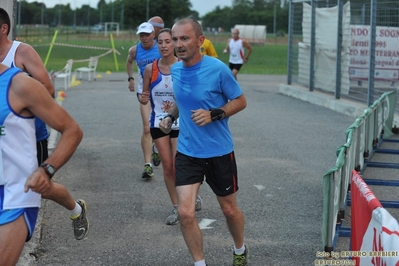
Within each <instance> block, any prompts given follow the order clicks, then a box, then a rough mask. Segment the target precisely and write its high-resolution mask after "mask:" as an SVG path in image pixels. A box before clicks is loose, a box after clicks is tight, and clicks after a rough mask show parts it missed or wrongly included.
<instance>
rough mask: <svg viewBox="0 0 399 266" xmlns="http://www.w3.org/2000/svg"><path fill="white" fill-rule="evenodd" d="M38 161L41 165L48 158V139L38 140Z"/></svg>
mask: <svg viewBox="0 0 399 266" xmlns="http://www.w3.org/2000/svg"><path fill="white" fill-rule="evenodd" d="M36 150H37V163H38V165H41V164H42V163H43V162H44V161H45V160H47V158H48V147H47V139H45V140H42V141H38V142H36Z"/></svg>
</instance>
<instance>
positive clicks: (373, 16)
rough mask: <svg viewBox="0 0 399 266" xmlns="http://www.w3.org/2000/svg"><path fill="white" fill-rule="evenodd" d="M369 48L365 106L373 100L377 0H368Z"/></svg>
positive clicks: (369, 104)
mask: <svg viewBox="0 0 399 266" xmlns="http://www.w3.org/2000/svg"><path fill="white" fill-rule="evenodd" d="M370 1H371V2H370V50H369V62H370V63H369V65H370V68H369V83H368V94H367V106H371V105H372V104H373V102H374V74H375V40H376V26H377V23H376V17H377V0H370Z"/></svg>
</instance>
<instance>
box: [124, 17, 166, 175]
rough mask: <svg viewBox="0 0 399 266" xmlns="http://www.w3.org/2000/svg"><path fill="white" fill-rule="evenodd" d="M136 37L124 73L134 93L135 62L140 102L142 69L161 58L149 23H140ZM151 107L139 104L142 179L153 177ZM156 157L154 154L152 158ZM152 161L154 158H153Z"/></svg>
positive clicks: (155, 162) (152, 28) (139, 99)
mask: <svg viewBox="0 0 399 266" xmlns="http://www.w3.org/2000/svg"><path fill="white" fill-rule="evenodd" d="M137 35H139V38H140V42H139V43H138V44H137V45H134V46H132V47H130V49H129V53H128V57H127V60H126V71H127V75H128V79H127V81H128V82H129V90H130V91H131V92H133V91H135V84H134V77H133V62H134V61H136V65H137V72H138V73H137V79H138V88H137V99H138V101H139V102H140V101H141V93H142V91H143V77H144V69H145V67H146V66H147V65H148V64H151V63H152V62H154V61H155V60H156V59H159V58H161V54H160V53H159V51H158V47H157V45H156V42H155V32H154V27H153V26H152V24H151V23H148V22H144V23H141V24H140V26H139V28H138V30H137ZM150 112H151V106H150V105H142V104H140V114H141V120H142V124H143V133H142V135H141V148H142V150H143V155H144V171H143V173H142V174H141V177H142V178H152V177H154V171H153V168H152V163H151V157H152V156H151V153H152V149H153V143H152V138H151V134H150V126H149V123H148V119H149V117H150ZM154 156H157V153H155V152H154V154H153V157H154ZM153 160H154V158H153ZM159 163H160V161H159V160H158V161H157V160H154V164H155V165H159Z"/></svg>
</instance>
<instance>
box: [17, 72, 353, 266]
mask: <svg viewBox="0 0 399 266" xmlns="http://www.w3.org/2000/svg"><path fill="white" fill-rule="evenodd" d="M101 75H102V78H99V79H97V80H96V81H92V82H87V81H82V84H80V85H78V86H76V87H72V88H69V89H68V90H67V91H66V96H67V97H66V99H65V100H64V102H63V103H62V106H63V107H64V108H65V109H66V110H67V111H68V112H69V113H70V114H71V115H72V116H73V117H74V118H75V119H76V120H77V122H78V123H79V124H80V126H81V127H82V129H83V131H84V138H83V140H82V142H81V144H80V146H79V147H78V149H77V151H76V153H75V154H74V156H73V157H72V158H71V159H70V161H69V162H68V163H67V164H66V165H65V166H64V167H63V168H62V169H60V170H59V171H58V172H57V173H56V175H55V177H54V178H55V180H56V181H57V182H60V183H61V184H63V185H65V186H66V187H67V188H68V189H69V191H70V192H71V194H72V195H73V197H74V198H76V199H80V198H82V199H84V200H86V202H87V204H88V209H89V210H88V217H89V220H90V232H89V235H88V237H87V238H86V239H85V240H82V241H77V240H75V239H74V237H73V231H72V226H71V221H70V219H69V212H68V211H67V210H66V209H64V208H63V207H61V206H59V205H57V204H55V203H54V202H52V201H47V200H43V201H42V205H43V206H42V209H41V211H40V219H39V221H38V226H37V228H36V231H35V233H34V234H35V237H34V239H32V241H31V242H29V243H27V245H26V247H25V249H24V253H23V256H22V258H21V260H20V262H19V264H18V265H29V266H31V265H52V266H57V265H89V266H90V265H133V266H135V265H138V266H144V265H149V266H154V265H176V266H189V265H193V261H192V259H191V256H190V254H189V252H188V249H187V247H186V245H185V243H184V240H183V237H182V235H181V231H180V227H179V226H178V225H177V226H167V225H165V224H164V219H165V217H166V216H167V215H168V214H169V212H170V211H171V203H170V200H169V198H168V195H167V191H166V188H165V185H164V182H163V177H162V168H161V166H158V167H155V177H154V179H153V180H151V181H144V180H142V178H141V172H142V170H143V164H144V163H143V156H142V151H141V146H140V136H141V131H142V127H141V118H140V113H139V103H138V101H137V99H136V96H135V93H132V92H129V91H128V88H127V81H126V78H127V77H126V74H125V73H112V74H108V75H107V74H104V73H101ZM238 78H239V82H240V84H241V85H242V88H243V91H244V93H245V95H246V97H247V102H248V106H247V108H246V109H245V110H244V111H242V112H240V113H238V114H236V115H235V116H233V117H232V118H230V122H229V124H230V128H231V131H232V134H233V138H234V142H235V154H236V158H237V164H238V176H239V187H240V190H239V192H238V193H237V197H238V203H239V206H240V208H241V209H242V211H243V213H244V215H245V218H246V224H245V242H246V244H247V245H248V247H249V251H250V259H249V265H253V266H264V265H268V266H277V265H278V266H284V265H313V262H314V260H315V259H316V252H317V251H323V247H322V242H321V222H322V204H323V193H322V176H323V175H324V174H325V173H326V172H327V171H328V170H329V169H330V168H331V167H333V166H334V165H335V161H336V155H335V151H336V149H337V148H338V147H339V146H340V145H342V144H344V143H345V134H344V133H345V130H346V129H347V128H348V127H349V126H350V125H351V124H352V123H353V122H354V120H355V118H353V117H350V116H347V115H343V114H340V113H338V112H335V111H332V110H329V109H327V108H324V107H320V106H317V105H315V104H311V103H307V102H304V101H301V100H297V99H294V98H292V97H288V96H285V95H282V94H279V93H278V87H279V84H281V83H285V82H286V77H285V76H261V75H244V74H239V76H238ZM61 87H62V82H60V83H56V90H60V89H62V88H61ZM200 195H201V197H202V199H203V209H202V211H200V212H198V213H197V219H198V222H199V223H200V224H202V225H203V226H204V227H207V228H204V229H202V233H203V236H204V251H205V259H206V262H207V264H208V265H210V266H211V265H213V266H216V265H217V266H222V265H231V264H232V245H233V241H232V239H231V237H230V234H229V232H228V230H227V226H226V223H225V219H224V217H223V215H222V213H221V211H220V209H219V206H218V204H217V201H216V198H215V196H214V195H213V193H212V191H211V190H210V188H209V187H208V186H207V185H206V184H204V185H203V186H202V187H201V189H200ZM206 219H208V220H206Z"/></svg>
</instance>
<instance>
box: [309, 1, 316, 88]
mask: <svg viewBox="0 0 399 266" xmlns="http://www.w3.org/2000/svg"><path fill="white" fill-rule="evenodd" d="M311 16H312V23H311V30H310V32H311V34H310V64H309V68H310V69H309V91H313V89H314V58H315V51H316V47H315V46H316V1H315V0H312V15H311Z"/></svg>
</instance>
